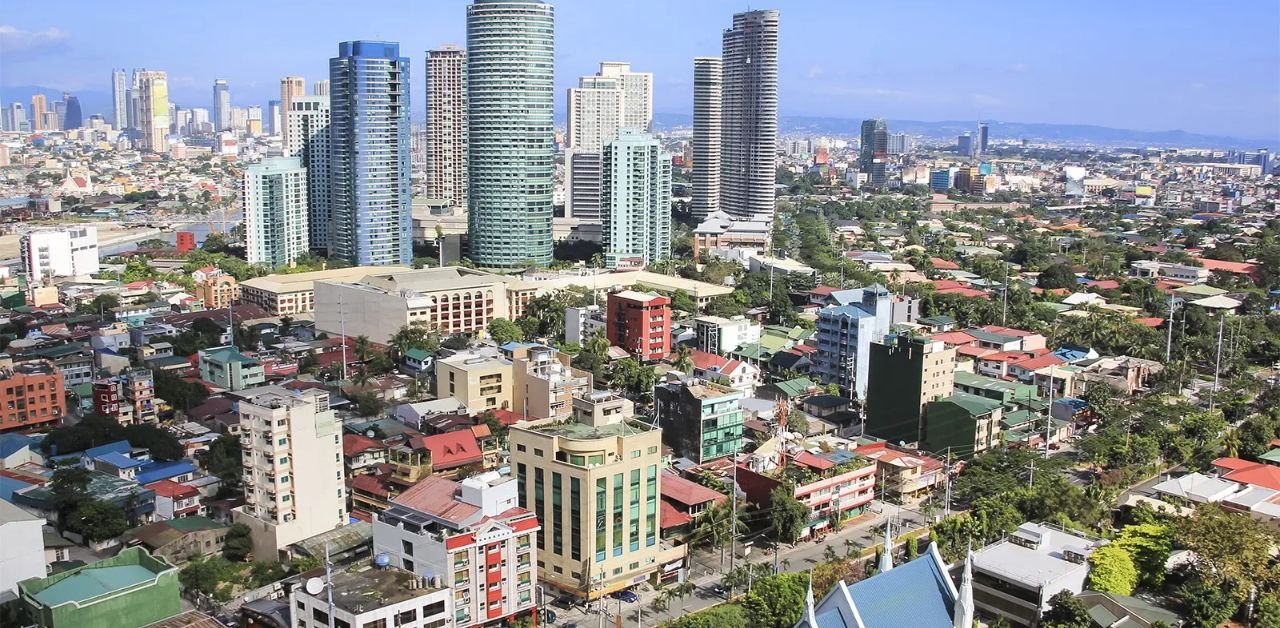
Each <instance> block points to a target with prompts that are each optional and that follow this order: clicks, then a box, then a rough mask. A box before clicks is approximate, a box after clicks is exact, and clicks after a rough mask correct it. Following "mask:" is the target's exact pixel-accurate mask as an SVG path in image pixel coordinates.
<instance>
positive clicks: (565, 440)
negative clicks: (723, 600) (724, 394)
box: [509, 392, 684, 599]
mask: <svg viewBox="0 0 1280 628" xmlns="http://www.w3.org/2000/svg"><path fill="white" fill-rule="evenodd" d="M633 414H634V406H633V405H632V403H631V402H630V401H628V400H626V399H624V398H621V397H618V396H616V395H614V394H612V393H609V392H594V393H591V394H590V395H588V396H586V397H578V398H575V399H574V400H573V420H571V421H568V422H564V423H557V424H546V425H540V426H534V425H530V424H517V425H516V426H513V427H512V428H511V431H510V436H509V438H510V442H511V462H512V465H513V467H514V468H515V470H516V480H517V482H518V483H519V485H518V489H517V490H518V494H519V505H520V507H521V508H524V509H527V510H532V511H533V512H534V514H535V515H537V517H538V522H539V523H540V524H541V529H540V530H538V534H537V547H538V558H539V559H540V562H541V566H540V569H539V576H540V577H541V578H542V580H543V581H545V582H547V583H548V584H550V585H552V586H554V587H556V588H557V589H560V590H562V591H566V592H569V593H571V594H573V595H575V596H577V597H581V598H586V599H599V598H601V597H603V596H604V595H607V594H608V593H610V592H613V591H616V590H618V589H622V588H627V587H631V586H633V585H635V584H636V583H638V582H643V581H645V580H646V579H648V580H650V583H651V584H656V581H657V578H658V577H659V576H660V574H661V573H662V569H663V567H664V565H666V564H668V563H670V562H672V560H676V561H679V560H681V559H682V558H683V555H684V552H683V549H684V548H683V546H681V547H673V548H669V549H668V548H665V547H664V546H663V545H662V543H661V542H660V541H659V533H660V531H661V528H660V519H659V516H660V515H659V512H658V495H659V494H660V493H661V481H662V479H661V474H660V473H659V472H658V470H659V468H661V466H662V430H661V429H659V428H656V427H654V426H652V425H651V424H650V423H649V422H648V421H638V420H635V417H634V416H633Z"/></svg>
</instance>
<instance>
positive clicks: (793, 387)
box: [774, 377, 816, 397]
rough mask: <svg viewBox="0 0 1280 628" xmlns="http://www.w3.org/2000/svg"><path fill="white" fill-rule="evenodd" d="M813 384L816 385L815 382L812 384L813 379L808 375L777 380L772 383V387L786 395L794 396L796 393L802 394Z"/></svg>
mask: <svg viewBox="0 0 1280 628" xmlns="http://www.w3.org/2000/svg"><path fill="white" fill-rule="evenodd" d="M814 386H816V384H814V383H813V380H811V379H809V378H808V377H797V378H795V379H789V380H786V381H784V382H777V383H775V384H774V387H776V388H777V389H778V390H781V391H782V393H783V394H784V395H786V396H788V397H795V396H797V395H801V394H804V393H805V392H807V391H808V390H809V389H810V388H813V387H814Z"/></svg>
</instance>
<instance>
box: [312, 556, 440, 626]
mask: <svg viewBox="0 0 1280 628" xmlns="http://www.w3.org/2000/svg"><path fill="white" fill-rule="evenodd" d="M415 578H417V576H414V575H413V574H412V573H409V572H407V571H403V570H400V569H373V568H370V567H367V566H362V567H361V568H360V570H359V571H339V572H337V573H335V574H333V579H332V582H333V603H334V604H335V605H336V606H337V607H338V608H341V609H342V610H344V611H347V612H348V613H351V614H353V615H359V614H361V613H366V612H370V611H373V610H375V609H378V608H382V607H384V606H391V605H393V604H399V603H401V602H404V601H406V600H412V599H414V598H418V597H422V596H424V595H427V594H429V593H431V592H432V591H438V590H439V589H432V588H430V586H428V587H419V588H417V589H410V588H409V581H410V580H414V579H415ZM321 595H322V596H323V595H325V594H324V593H323V592H322V593H321ZM319 599H324V598H323V597H321V598H319Z"/></svg>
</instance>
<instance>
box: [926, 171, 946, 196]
mask: <svg viewBox="0 0 1280 628" xmlns="http://www.w3.org/2000/svg"><path fill="white" fill-rule="evenodd" d="M950 189H951V169H950V168H942V169H939V170H930V171H929V190H930V191H933V192H937V193H939V194H946V193H947V190H950Z"/></svg>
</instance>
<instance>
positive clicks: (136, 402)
mask: <svg viewBox="0 0 1280 628" xmlns="http://www.w3.org/2000/svg"><path fill="white" fill-rule="evenodd" d="M93 411H94V412H95V413H97V414H101V415H102V416H108V417H111V418H113V419H115V420H116V421H118V422H119V423H120V424H121V425H134V424H140V423H153V424H154V423H155V422H156V420H157V419H158V418H159V417H158V415H159V408H158V407H157V404H156V387H155V377H154V376H153V375H152V373H151V369H145V368H134V369H129V370H127V371H125V372H123V373H121V374H120V375H117V376H115V377H104V378H101V379H98V380H95V381H94V382H93Z"/></svg>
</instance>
